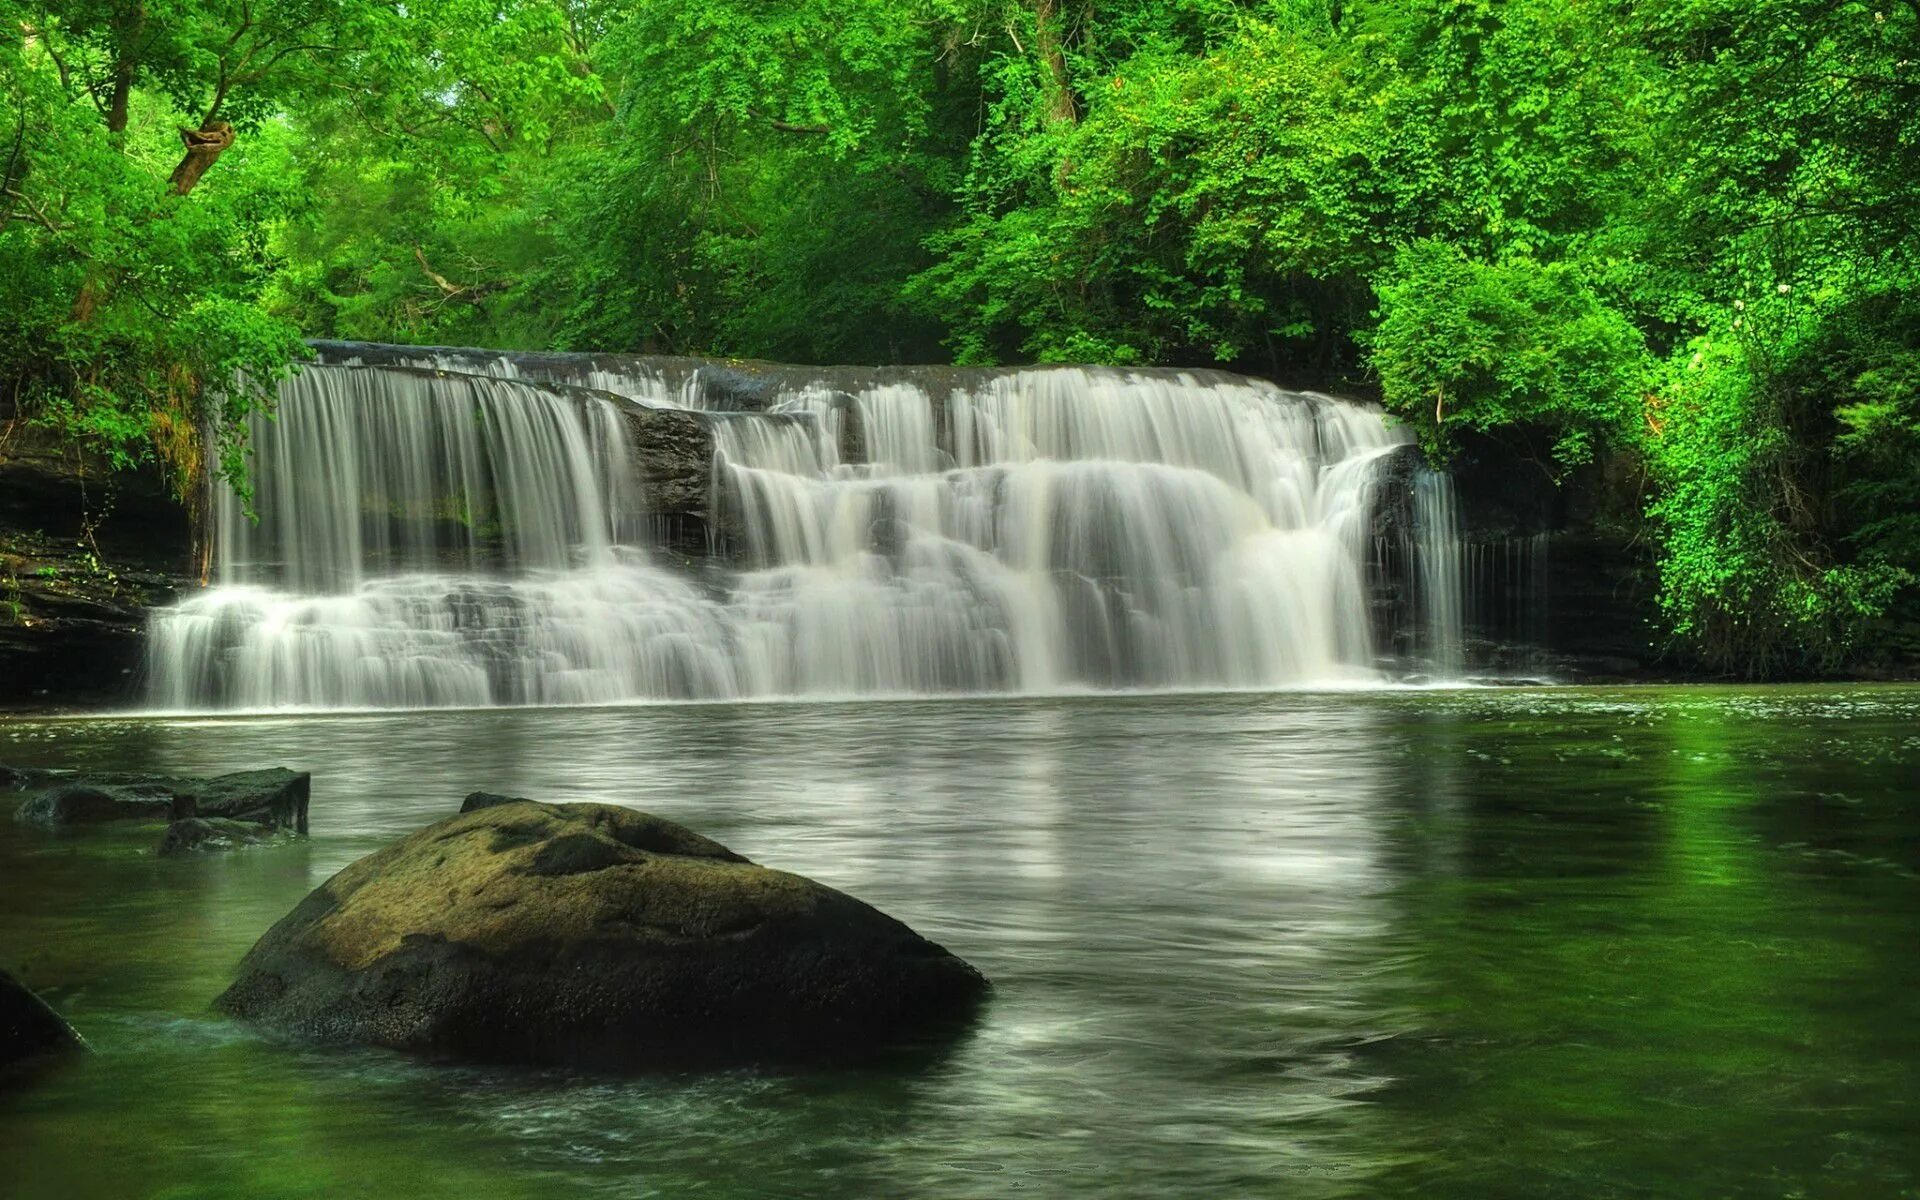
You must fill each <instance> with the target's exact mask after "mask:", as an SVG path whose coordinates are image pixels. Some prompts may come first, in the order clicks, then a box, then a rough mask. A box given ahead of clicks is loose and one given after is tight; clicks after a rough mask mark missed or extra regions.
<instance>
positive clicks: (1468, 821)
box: [0, 687, 1920, 1200]
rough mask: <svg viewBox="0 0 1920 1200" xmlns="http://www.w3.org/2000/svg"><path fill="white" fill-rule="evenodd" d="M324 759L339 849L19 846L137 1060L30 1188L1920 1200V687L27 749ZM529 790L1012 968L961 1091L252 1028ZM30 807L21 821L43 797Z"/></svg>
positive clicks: (761, 719) (78, 976) (978, 1034)
mask: <svg viewBox="0 0 1920 1200" xmlns="http://www.w3.org/2000/svg"><path fill="white" fill-rule="evenodd" d="M0 762H14V763H40V764H50V765H69V766H77V765H83V764H91V765H99V766H107V765H111V766H115V767H147V768H153V769H156V770H171V771H180V772H211V771H218V770H227V769H236V768H240V767H251V766H265V765H274V764H286V765H290V766H300V767H306V768H311V769H312V770H313V771H314V772H315V783H314V792H313V836H312V838H311V839H310V840H309V841H308V842H306V843H304V844H301V845H295V846H280V847H273V848H266V849H257V850H250V851H245V852H240V853H235V854H230V855H226V856H208V857H201V858H191V859H185V860H174V859H164V860H163V859H159V858H156V857H155V856H154V855H153V854H152V852H151V851H152V847H153V845H154V843H155V841H156V840H157V838H158V829H157V828H156V827H146V828H115V829H110V830H103V829H93V830H86V831H81V832H76V833H71V834H64V835H54V834H48V833H46V832H42V831H36V830H31V829H27V828H24V827H21V826H18V825H16V824H14V823H13V822H12V821H10V820H6V819H4V817H0V964H4V965H6V966H8V967H10V968H12V969H14V970H15V971H16V973H18V974H20V975H21V976H22V977H23V978H25V979H26V980H27V981H28V982H30V983H32V984H33V985H35V986H36V987H39V988H40V989H41V990H42V991H43V992H44V993H45V994H46V995H47V996H48V998H49V999H50V1000H51V1001H52V1002H53V1003H55V1004H56V1006H58V1007H59V1008H61V1009H62V1010H63V1011H64V1012H65V1013H66V1014H67V1015H68V1016H69V1017H70V1018H71V1019H72V1020H73V1021H74V1022H75V1023H76V1024H77V1025H78V1026H79V1027H80V1028H81V1029H82V1031H83V1032H84V1033H85V1034H86V1036H87V1037H88V1038H89V1039H90V1040H91V1042H92V1043H93V1046H94V1047H95V1050H96V1051H97V1053H95V1054H94V1055H93V1056H92V1057H91V1058H89V1059H87V1060H85V1061H84V1062H81V1063H79V1064H77V1065H75V1066H73V1067H71V1068H69V1069H65V1070H63V1071H60V1072H59V1073H57V1074H54V1075H52V1076H51V1077H49V1078H46V1079H44V1080H42V1081H41V1082H40V1083H39V1084H38V1085H37V1086H35V1087H33V1088H31V1089H29V1090H25V1091H20V1092H15V1093H12V1094H8V1095H4V1096H0V1196H3V1197H6V1200H16V1198H17V1200H28V1198H38V1197H48V1198H51V1200H86V1198H90V1197H115V1198H120V1197H146V1196H169V1197H174V1196H178V1197H188V1196H191V1197H278V1196H313V1197H323V1196H324V1197H338V1196H395V1197H442V1196H445V1197H456V1196H457V1197H480V1196H484V1197H505V1198H514V1197H543V1196H593V1195H606V1196H619V1197H635V1196H655V1195H658V1196H699V1197H734V1196H818V1197H836V1198H838V1197H869V1196H871V1197H882V1196H885V1197H896V1196H916V1197H917V1196H940V1197H945V1196H954V1197H997V1196H1004V1195H1007V1194H1010V1193H1022V1194H1031V1195H1036V1196H1088V1197H1095V1196H1098V1197H1110V1196H1121V1197H1124V1196H1182V1197H1185V1196H1195V1197H1199V1196H1206V1197H1214V1196H1276V1197H1281V1196H1284V1197H1294V1196H1303V1197H1347V1196H1353V1197H1452V1196H1458V1197H1473V1198H1484V1197H1508V1196H1512V1197H1560V1196H1564V1197H1583V1198H1584V1197H1613V1196H1622V1197H1625V1196H1635V1197H1637V1196H1658V1197H1718V1196H1777V1197H1792V1196H1807V1197H1867V1198H1872V1200H1883V1198H1887V1197H1901V1196H1920V689H1916V688H1857V687H1844V688H1809V689H1774V690H1764V691H1762V690H1750V691H1737V690H1721V689H1708V688H1683V689H1628V690H1618V691H1602V690H1541V691H1518V690H1516V691H1506V690H1497V691H1472V692H1459V691H1454V692H1381V693H1342V694H1297V695H1294V694H1289V695H1270V696H1241V695H1232V696H1123V697H1113V698H1069V699H1036V700H1007V701H994V700H965V701H953V702H945V701H937V702H936V701H926V702H919V701H913V702H892V703H884V704H832V705H737V706H687V707H662V708H639V709H591V710H557V709H546V710H517V711H487V712H460V713H432V714H418V713H416V714H405V715H391V716H388V715H379V716H299V717H260V718H236V719H220V720H181V719H154V720H109V719H101V720H70V721H19V720H13V721H6V722H3V723H0ZM481 787H484V788H487V789H489V790H495V791H505V792H512V793H518V794H524V795H532V796H536V797H542V798H550V799H592V800H605V801H614V802H621V803H628V804H632V805H635V806H638V807H643V808H647V809H650V810H652V811H655V812H659V813H661V814H663V815H666V816H669V817H672V818H674V819H677V820H680V821H682V822H684V823H686V824H688V825H691V826H693V827H694V828H696V829H699V830H701V831H702V832H705V833H708V834H710V835H713V836H715V837H717V838H719V839H721V840H722V841H724V842H726V843H728V844H729V845H731V846H733V847H734V848H735V849H737V850H740V851H742V852H743V853H746V854H748V855H750V856H751V857H753V858H755V859H757V860H760V861H763V862H767V863H770V864H773V865H776V866H781V867H786V868H789V869H792V870H797V871H801V872H804V873H806V874H810V875H813V876H815V877H816V878H819V879H821V880H823V881H825V882H828V883H831V884H833V885H835V886H837V887H840V888H843V889H845V890H847V891H850V892H853V893H854V894H856V895H859V896H861V897H862V898H864V899H867V900H869V901H871V902H873V903H875V904H876V905H878V906H880V907H881V908H883V909H886V910H887V911H889V912H892V913H894V914H895V915H897V916H899V917H901V918H902V919H904V920H906V921H907V922H908V923H909V924H912V925H914V926H915V927H916V928H918V929H919V930H921V931H922V932H923V933H926V934H927V935H928V936H930V937H932V938H934V939H935V940H937V941H940V942H943V943H944V944H946V945H947V946H949V947H950V948H952V949H954V950H955V951H957V952H958V953H960V954H962V955H963V956H965V957H967V958H968V959H970V960H971V961H973V962H974V963H975V964H977V965H978V966H979V967H980V968H981V969H982V970H984V971H985V972H986V973H987V974H988V975H989V976H990V977H991V978H992V979H993V980H994V981H995V983H996V986H997V991H996V996H995V999H994V1001H993V1003H992V1005H991V1006H990V1007H989V1009H988V1010H987V1011H986V1013H985V1014H984V1015H983V1017H982V1018H981V1020H980V1022H979V1023H978V1025H977V1027H976V1028H975V1029H974V1030H973V1031H972V1033H971V1035H970V1036H968V1037H967V1038H966V1039H965V1040H963V1041H962V1042H960V1043H959V1044H957V1045H955V1046H953V1047H952V1048H951V1050H950V1051H948V1052H947V1053H946V1054H944V1055H942V1056H941V1057H939V1058H937V1059H936V1060H935V1061H932V1062H925V1061H920V1062H911V1063H893V1064H887V1065H881V1066H877V1067H870V1068H867V1069H862V1070H847V1071H809V1072H805V1073H799V1074H777V1073H758V1072H736V1073H727V1074H718V1075H714V1074H707V1075H673V1076H665V1077H655V1078H643V1079H636V1080H610V1079H604V1078H591V1077H579V1076H570V1075H565V1074H531V1073H526V1072H513V1071H497V1070H464V1069H448V1068H442V1067H431V1066H425V1065H420V1064H416V1063H412V1062H409V1061H407V1060H404V1059H401V1058H398V1057H395V1056H391V1055H387V1054H381V1053H321V1052H313V1051H305V1050H298V1049H293V1048H289V1047H285V1046H282V1045H278V1044H274V1043H272V1042H269V1041H265V1040H262V1039H260V1038H258V1037H256V1036H254V1035H253V1034H251V1033H249V1032H248V1031H247V1030H245V1029H243V1028H240V1027H237V1026H234V1025H232V1024H230V1023H228V1022H226V1021H224V1020H222V1019H218V1018H216V1017H214V1016H212V1015H210V1014H209V1013H208V1011H207V1005H208V1002H209V1001H210V1000H211V999H212V998H213V996H214V995H215V994H217V993H218V992H219V991H220V990H221V988H222V987H224V986H225V984H226V982H227V980H228V979H229V978H230V977H231V973H232V970H233V967H234V964H235V963H236V961H237V960H238V959H239V957H240V955H241V954H242V953H244V952H245V950H246V949H247V947H248V946H249V945H251V944H252V942H253V940H254V939H255V938H256V937H258V936H259V934H260V933H261V932H262V931H263V930H264V929H265V928H266V927H267V926H268V925H269V924H271V923H272V921H273V920H275V919H276V918H277V917H278V916H280V915H281V914H282V913H284V912H285V911H286V910H287V909H288V908H290V907H291V906H292V905H293V904H294V903H295V902H296V901H297V900H298V899H299V898H300V897H301V896H302V895H303V894H305V892H306V891H307V890H308V889H309V888H311V887H313V886H315V885H317V884H318V883H320V882H321V881H322V880H324V879H325V878H326V877H327V876H328V875H330V874H331V873H332V872H333V871H335V870H337V869H339V868H340V867H341V866H344V865H345V864H346V863H348V862H350V861H352V860H353V859H355V858H357V857H359V856H360V855H362V854H364V853H366V852H368V851H370V850H372V849H374V848H376V847H378V846H380V845H382V844H384V843H386V842H387V841H389V840H391V839H393V838H395V837H397V836H399V835H401V834H404V833H406V832H408V831H409V830H412V829H415V828H418V827H420V826H421V825H424V824H426V823H428V822H430V821H433V820H436V819H438V818H439V817H441V816H443V815H445V814H447V813H449V812H451V811H452V810H453V809H455V808H456V807H457V806H458V803H459V799H460V797H461V796H462V795H463V794H464V793H465V792H467V791H469V790H472V789H475V788H481ZM10 803H11V801H10V800H8V799H5V798H0V807H5V806H7V805H9V804H10Z"/></svg>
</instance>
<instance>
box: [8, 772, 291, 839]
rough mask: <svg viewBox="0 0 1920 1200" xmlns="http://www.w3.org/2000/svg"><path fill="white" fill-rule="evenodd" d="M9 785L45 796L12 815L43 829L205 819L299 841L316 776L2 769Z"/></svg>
mask: <svg viewBox="0 0 1920 1200" xmlns="http://www.w3.org/2000/svg"><path fill="white" fill-rule="evenodd" d="M8 781H13V790H19V789H21V788H39V789H41V790H40V791H39V792H38V793H37V794H35V795H32V796H30V797H28V799H27V800H26V802H25V803H23V804H22V805H21V806H20V807H19V808H18V809H17V810H16V811H15V812H14V817H15V818H16V819H18V820H21V821H28V822H32V823H34V824H38V825H84V824H93V823H97V822H101V821H154V820H182V819H185V818H188V817H195V816H200V817H215V818H220V819H223V820H229V821H245V822H248V823H250V824H254V825H263V826H266V827H267V828H269V829H290V830H293V831H294V832H297V833H305V832H306V831H307V802H308V797H309V795H310V793H311V791H312V787H313V776H312V775H310V774H308V773H307V772H305V771H289V770H287V769H285V768H283V767H275V768H272V769H270V770H264V771H235V772H233V773H232V774H228V775H215V776H212V777H211V778H205V779H202V778H182V777H175V776H170V775H143V774H137V773H133V772H124V771H110V772H99V773H85V774H73V775H55V774H53V773H52V772H47V771H39V770H35V769H32V768H18V767H0V785H5V784H6V783H7V782H8Z"/></svg>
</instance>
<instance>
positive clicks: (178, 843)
mask: <svg viewBox="0 0 1920 1200" xmlns="http://www.w3.org/2000/svg"><path fill="white" fill-rule="evenodd" d="M273 833H274V831H273V830H272V829H270V828H268V827H267V826H265V825H256V824H254V823H252V822H251V821H229V820H226V819H225V818H222V817H188V818H186V819H185V820H181V821H175V822H174V823H173V824H171V825H169V826H167V832H166V835H165V836H164V837H162V838H161V839H160V853H162V854H168V855H172V854H192V853H194V852H195V851H200V850H234V849H238V848H239V847H241V846H258V845H261V844H262V843H265V842H270V841H272V840H273Z"/></svg>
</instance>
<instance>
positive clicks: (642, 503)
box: [147, 343, 1464, 711]
mask: <svg viewBox="0 0 1920 1200" xmlns="http://www.w3.org/2000/svg"><path fill="white" fill-rule="evenodd" d="M317 351H318V359H317V361H316V362H315V363H313V364H311V365H308V366H306V367H305V368H304V369H302V370H301V371H300V372H299V373H298V374H297V375H295V376H293V377H292V378H290V379H288V380H287V381H286V382H285V383H283V384H282V385H281V387H280V393H279V402H278V411H277V413H276V414H275V415H274V417H273V418H272V419H262V418H255V419H254V420H253V421H252V423H251V426H250V428H249V431H248V437H249V439H250V445H251V447H252V479H253V487H254V495H255V500H254V505H255V515H250V514H249V513H248V512H247V511H246V510H245V507H244V506H243V504H242V503H241V501H240V499H239V498H238V497H237V496H236V495H234V494H232V493H231V492H226V491H224V490H223V492H222V494H220V495H218V496H217V497H216V498H215V506H214V509H215V516H214V519H215V522H216V529H215V533H216V540H215V571H216V579H215V585H214V586H212V587H210V588H208V589H206V590H205V591H204V592H202V593H199V594H196V595H194V596H192V597H190V598H189V599H187V600H185V601H184V602H182V603H180V604H178V605H176V606H174V607H172V608H169V609H165V610H162V611H160V612H159V613H157V614H156V616H155V618H154V620H153V622H152V628H151V633H150V637H149V649H148V669H147V679H148V689H149V690H148V701H149V703H150V704H152V705H154V706H156V707H159V708H163V709H167V710H176V711H200V710H221V709H269V708H283V707H302V708H315V707H317V708H414V707H437V706H486V705H514V704H519V705H525V704H609V703H627V702H640V701H653V700H694V699H711V700H726V699H745V698H763V697H784V696H793V697H799V696H806V697H822V696H849V697H858V696H882V695H886V696H895V695H918V694H935V693H940V694H947V693H969V692H980V693H1006V692H1031V693H1045V692H1066V691H1081V690H1089V689H1233V688H1244V689H1270V688H1300V687H1329V686H1332V687H1340V686H1355V685H1368V684H1383V683H1392V682H1396V681H1398V682H1406V681H1430V680H1434V679H1449V678H1454V677H1457V676H1458V675H1459V674H1460V673H1461V672H1462V670H1463V668H1464V662H1463V656H1462V649H1461V612H1462V607H1463V601H1462V597H1461V579H1462V569H1461V562H1462V552H1461V546H1460V539H1459V535H1458V530H1457V528H1456V526H1457V517H1456V516H1455V513H1454V506H1453V502H1452V491H1451V484H1450V481H1449V480H1448V479H1447V478H1446V477H1445V476H1444V475H1439V474H1436V473H1433V472H1431V471H1427V470H1426V469H1425V468H1424V467H1418V466H1415V467H1412V468H1411V469H1407V468H1406V463H1407V462H1408V461H1409V458H1408V456H1409V455H1412V454H1414V453H1416V452H1415V451H1414V448H1413V447H1412V445H1411V439H1410V438H1409V436H1408V435H1407V433H1406V432H1405V431H1404V430H1401V429H1398V428H1395V427H1393V426H1391V425H1390V424H1389V423H1388V422H1387V421H1386V420H1385V419H1384V418H1383V417H1382V415H1381V414H1380V412H1379V411H1378V410H1376V409H1374V408H1371V407H1368V406H1365V405H1361V404H1357V403H1350V402H1346V401H1342V400H1336V399H1333V398H1330V397H1326V396H1322V395H1317V394H1312V393H1302V392H1290V391H1285V390H1282V389H1280V388H1277V387H1275V386H1273V385H1271V384H1268V383H1265V382H1262V381H1258V380H1253V379H1247V378H1243V377H1239V376H1233V375H1227V374H1222V373H1217V372H1190V371H1169V370H1142V371H1124V370H1105V369H1092V368H1081V367H1057V368H1033V369H1016V370H960V369H951V368H918V369H911V368H898V369H874V370H851V369H816V368H801V367H779V368H776V367H739V366H729V365H722V364H717V363H708V362H702V361H698V360H687V359H665V358H636V357H620V356H604V355H561V354H527V355H517V354H506V353H494V352H488V351H478V350H432V349H422V348H406V347H383V346H367V345H358V344H349V343H323V344H319V345H318V346H317ZM1395 464H1398V466H1399V469H1395ZM1397 512H1405V513H1409V514H1411V516H1410V518H1409V519H1406V520H1399V521H1395V520H1392V519H1390V517H1391V514H1394V513H1397Z"/></svg>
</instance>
